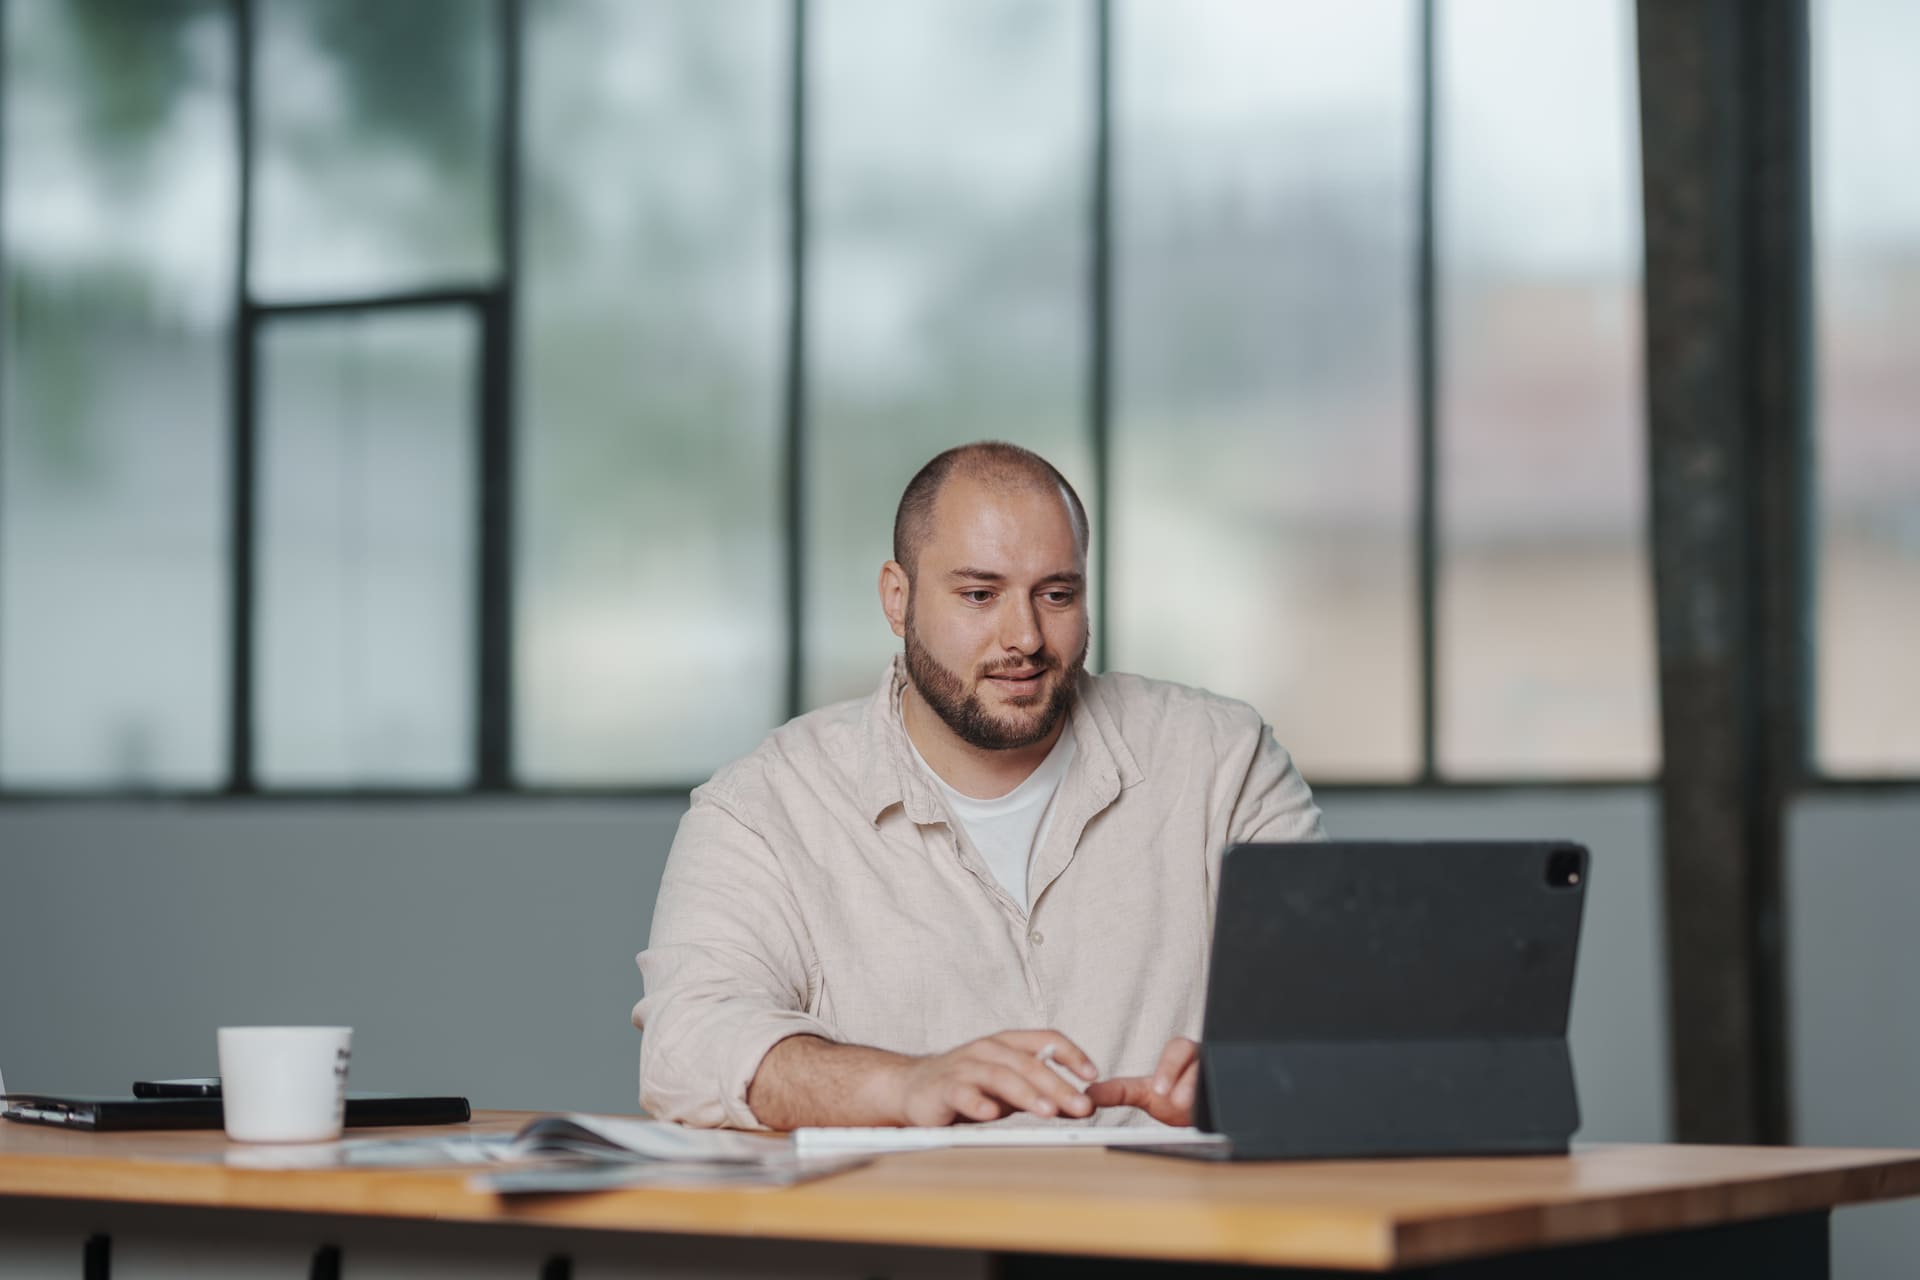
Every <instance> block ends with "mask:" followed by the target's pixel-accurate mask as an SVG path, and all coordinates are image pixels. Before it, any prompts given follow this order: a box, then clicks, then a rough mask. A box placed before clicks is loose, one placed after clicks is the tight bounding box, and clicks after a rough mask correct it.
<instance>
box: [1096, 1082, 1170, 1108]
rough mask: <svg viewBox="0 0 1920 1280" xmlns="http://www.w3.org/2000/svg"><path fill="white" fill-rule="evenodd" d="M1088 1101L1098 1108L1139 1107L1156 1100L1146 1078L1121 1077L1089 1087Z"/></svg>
mask: <svg viewBox="0 0 1920 1280" xmlns="http://www.w3.org/2000/svg"><path fill="white" fill-rule="evenodd" d="M1086 1096H1087V1101H1089V1102H1091V1103H1092V1104H1093V1105H1094V1106H1096V1107H1139V1108H1141V1109H1143V1110H1144V1109H1145V1108H1146V1106H1147V1103H1148V1102H1149V1101H1153V1100H1154V1094H1153V1089H1152V1088H1151V1082H1150V1081H1148V1080H1147V1079H1146V1077H1144V1076H1121V1077H1118V1078H1116V1079H1113V1080H1102V1081H1100V1082H1099V1083H1097V1084H1090V1085H1088V1086H1087V1095H1086Z"/></svg>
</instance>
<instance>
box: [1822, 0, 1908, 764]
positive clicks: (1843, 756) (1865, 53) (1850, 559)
mask: <svg viewBox="0 0 1920 1280" xmlns="http://www.w3.org/2000/svg"><path fill="white" fill-rule="evenodd" d="M1813 50H1814V62H1813V129H1814V135H1813V147H1814V153H1813V167H1814V229H1815V237H1816V239H1815V246H1816V247H1815V254H1816V256H1815V279H1816V281H1817V285H1818V292H1819V299H1818V312H1817V322H1816V323H1817V333H1818V343H1819V347H1818V351H1819V355H1818V359H1819V370H1818V376H1817V377H1816V378H1815V385H1816V386H1817V388H1818V397H1819V398H1818V404H1817V409H1816V412H1817V421H1818V424H1819V426H1818V430H1819V436H1818V441H1819V446H1818V447H1819V453H1820V464H1819V466H1818V468H1817V469H1816V470H1817V474H1818V476H1819V486H1820V488H1819V509H1820V515H1819V570H1818V572H1819V605H1818V611H1817V615H1816V616H1817V638H1816V646H1817V647H1816V651H1815V652H1816V666H1815V680H1816V682H1817V689H1818V699H1817V717H1816V727H1815V745H1814V751H1815V758H1816V761H1817V763H1818V765H1819V766H1820V767H1821V768H1822V769H1824V770H1826V771H1829V772H1832V773H1852V774H1908V775H1911V774H1914V773H1920V667H1917V666H1916V665H1915V663H1914V660H1913V655H1914V648H1915V645H1914V637H1915V636H1920V170H1915V168H1914V167H1913V165H1912V164H1910V163H1908V162H1907V161H1906V159H1905V157H1907V156H1908V155H1909V154H1911V152H1912V150H1913V138H1914V130H1915V123H1916V122H1917V121H1920V80H1916V79H1915V77H1914V75H1913V64H1914V59H1915V58H1916V57H1920V5H1914V4H1913V3H1911V0H1817V2H1816V3H1815V5H1814V8H1813Z"/></svg>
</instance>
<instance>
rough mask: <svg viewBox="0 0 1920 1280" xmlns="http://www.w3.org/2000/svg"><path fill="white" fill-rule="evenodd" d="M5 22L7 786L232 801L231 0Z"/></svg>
mask: <svg viewBox="0 0 1920 1280" xmlns="http://www.w3.org/2000/svg"><path fill="white" fill-rule="evenodd" d="M0 15H4V27H0V41H3V42H4V49H5V62H4V66H3V67H0V95H4V97H3V98H0V126H3V127H4V130H5V132H4V136H3V137H0V781H4V783H5V785H7V786H9V787H13V788H71V787H88V788H117V789H140V788H147V787H170V788H178V787H186V788H204V787H214V786H218V785H219V784H220V782H221V781H222V779H223V778H224V777H225V772H226V734H225V729H226V717H227V711H228V706H227V696H226V695H227V671H228V669H229V666H230V662H231V654H230V652H229V650H228V646H227V623H228V615H227V600H228V596H227V591H226V584H227V572H226V570H227V553H228V540H227V521H226V519H225V513H226V494H227V490H228V482H229V476H228V474H227V469H226V463H227V451H226V425H227V423H228V421H229V418H230V414H229V409H230V404H229V362H228V346H227V339H228V333H229V320H230V316H231V310H232V305H233V270H234V250H235V241H236V230H237V222H236V217H235V210H236V198H235V197H236V187H235V175H236V172H237V162H236V157H235V154H234V148H233V129H234V116H233V112H234V92H233V91H234V59H233V56H232V55H233V48H232V42H231V39H230V37H229V31H230V27H229V25H228V23H229V20H228V17H227V6H226V5H225V4H222V3H219V0H207V2H206V3H200V4H195V3H180V2H176V3H169V4H153V5H144V4H120V5H107V4H97V3H95V4H77V3H72V2H71V0H7V3H6V4H5V5H4V6H0Z"/></svg>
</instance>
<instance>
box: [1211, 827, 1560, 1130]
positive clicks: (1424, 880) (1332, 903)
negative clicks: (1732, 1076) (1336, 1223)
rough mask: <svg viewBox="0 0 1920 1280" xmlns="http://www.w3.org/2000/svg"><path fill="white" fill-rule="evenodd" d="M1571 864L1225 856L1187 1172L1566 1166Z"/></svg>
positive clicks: (1417, 852) (1441, 851) (1325, 846)
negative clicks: (1419, 1159) (1199, 1142)
mask: <svg viewBox="0 0 1920 1280" xmlns="http://www.w3.org/2000/svg"><path fill="white" fill-rule="evenodd" d="M1589 861H1590V860H1589V857H1588V853H1587V850H1586V849H1585V848H1584V847H1582V846H1580V845H1577V844H1573V843H1570V842H1567V841H1550V842H1500V841H1460V842H1448V841H1431V842H1406V843H1396V842H1351V841H1350V842H1323V843H1315V844H1269V845H1241V846H1238V847H1236V848H1233V849H1231V850H1229V851H1228V853H1227V855H1226V857H1225V859H1224V861H1223V863H1222V871H1221V877H1220V894H1219V907H1218V911H1217V913H1216V917H1215V928H1214V939H1213V953H1212V961H1211V969H1210V975H1211V976H1210V978H1209V980H1208V987H1207V1004H1206V1015H1205V1029H1204V1031H1203V1039H1202V1044H1201V1049H1200V1086H1199V1095H1198V1097H1197V1099H1196V1101H1195V1105H1194V1124H1195V1126H1196V1127H1197V1128H1200V1129H1205V1130H1210V1131H1213V1132H1217V1133H1221V1134H1225V1135H1226V1136H1227V1137H1228V1138H1229V1140H1230V1141H1229V1148H1228V1149H1221V1148H1215V1149H1212V1150H1208V1149H1205V1148H1197V1149H1194V1150H1192V1151H1188V1152H1178V1153H1177V1154H1188V1155H1193V1156H1196V1157H1200V1158H1214V1159H1219V1158H1226V1159H1233V1160H1268V1159H1302V1158H1317V1157H1365V1156H1419V1155H1468V1154H1471V1155H1503V1154H1511V1155H1519V1154H1543V1153H1563V1152H1565V1151H1566V1150H1567V1145H1568V1142H1569V1140H1570V1139H1571V1138H1572V1136H1573V1133H1574V1131H1575V1130H1576V1129H1578V1128H1579V1127H1580V1107H1579V1102H1578V1099H1577V1095H1576V1091H1575V1085H1574V1078H1573V1061H1572V1058H1571V1056H1570V1055H1569V1053H1568V1051H1567V1040H1566V1034H1567V1012H1568V1007H1569V1005H1570V1003H1571V1001H1572V995H1573V970H1574V957H1575V953H1576V950H1577V948H1578V945H1579V937H1580V918H1581V909H1582V905H1583V902H1584V899H1585V891H1586V885H1587V879H1588V866H1589Z"/></svg>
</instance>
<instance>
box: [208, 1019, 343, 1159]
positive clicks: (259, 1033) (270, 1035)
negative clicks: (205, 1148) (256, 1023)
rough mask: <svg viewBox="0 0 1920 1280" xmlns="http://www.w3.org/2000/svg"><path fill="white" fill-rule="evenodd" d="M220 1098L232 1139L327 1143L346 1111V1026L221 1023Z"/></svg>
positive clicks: (340, 1123) (337, 1131)
mask: <svg viewBox="0 0 1920 1280" xmlns="http://www.w3.org/2000/svg"><path fill="white" fill-rule="evenodd" d="M219 1040H220V1097H221V1101H222V1105H223V1109H224V1111H225V1114H226V1126H227V1136H228V1137H229V1138H232V1139H233V1140H234V1141H236V1142H328V1141H331V1140H332V1139H335V1138H338V1137H339V1136H340V1128H341V1125H342V1123H343V1122H344V1121H345V1119H346V1110H347V1063H348V1062H349V1060H350V1059H351V1058H352V1056H353V1028H352V1027H221V1028H220V1035H219Z"/></svg>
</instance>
